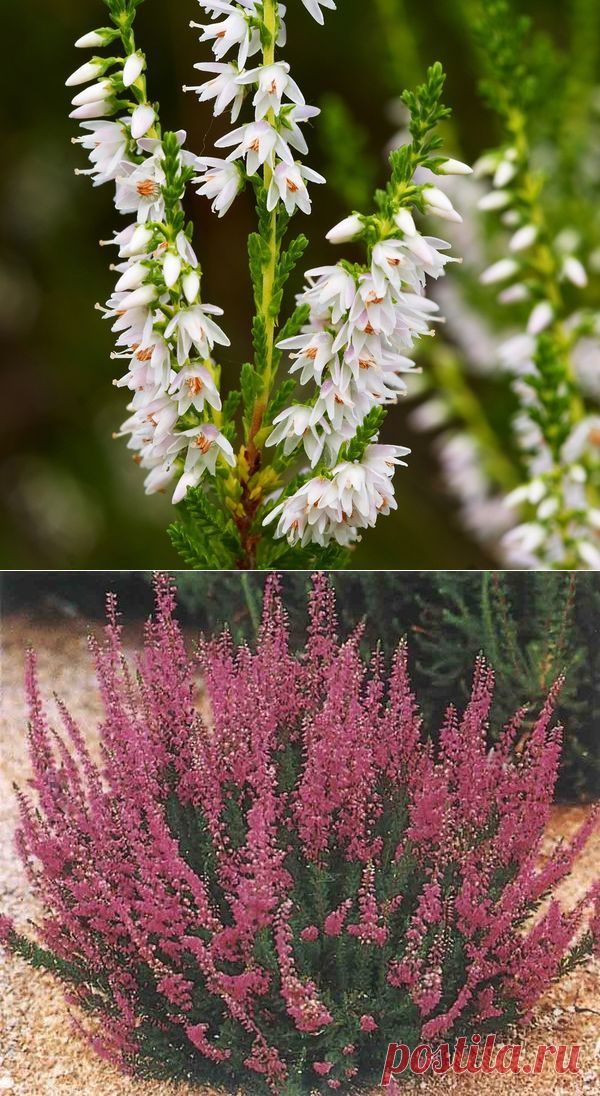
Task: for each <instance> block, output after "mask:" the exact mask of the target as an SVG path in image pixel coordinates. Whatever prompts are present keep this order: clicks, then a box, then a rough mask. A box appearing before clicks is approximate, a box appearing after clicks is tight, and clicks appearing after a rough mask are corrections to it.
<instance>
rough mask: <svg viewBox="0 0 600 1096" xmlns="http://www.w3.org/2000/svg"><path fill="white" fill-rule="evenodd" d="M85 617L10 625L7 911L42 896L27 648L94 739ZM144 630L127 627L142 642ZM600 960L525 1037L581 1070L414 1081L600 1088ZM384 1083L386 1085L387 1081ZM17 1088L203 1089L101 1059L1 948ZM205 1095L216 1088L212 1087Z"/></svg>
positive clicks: (542, 1011) (526, 1088) (472, 1088)
mask: <svg viewBox="0 0 600 1096" xmlns="http://www.w3.org/2000/svg"><path fill="white" fill-rule="evenodd" d="M85 635H86V628H85V625H84V624H83V623H82V622H81V621H64V622H62V621H61V622H59V623H58V624H56V625H54V626H53V628H52V629H51V630H50V629H49V628H48V625H47V624H42V623H36V624H31V623H30V622H28V621H26V620H23V619H21V618H12V619H10V620H7V621H4V623H3V627H2V664H1V668H2V722H1V725H0V912H1V913H4V914H8V915H9V916H12V917H14V918H15V920H16V921H17V922H18V923H19V924H21V925H24V924H25V923H26V922H27V920H28V918H31V917H34V916H35V906H34V903H33V901H32V897H31V895H30V893H29V891H28V888H27V884H26V882H25V881H24V879H23V873H22V871H21V869H20V865H19V864H18V862H17V860H16V858H15V856H14V852H13V847H12V833H13V829H14V824H15V816H16V812H15V804H14V798H13V796H12V784H13V781H18V782H20V783H25V782H26V780H27V758H26V750H25V727H26V721H25V720H26V716H25V707H24V703H23V689H22V677H23V656H24V650H25V648H26V646H27V645H28V644H31V645H33V646H34V647H35V648H36V650H37V651H38V653H39V662H40V673H41V680H42V687H43V689H44V691H45V693H46V695H48V696H51V694H52V692H53V691H56V692H57V693H59V695H61V696H62V698H63V699H64V700H65V701H66V702H67V705H68V706H69V708H70V709H71V711H72V713H73V715H75V716H76V717H77V719H78V720H79V722H80V725H81V726H82V727H83V729H84V730H85V732H86V735H87V736H88V738H89V740H90V742H91V743H93V741H94V737H95V725H96V720H97V717H98V713H99V706H98V699H97V695H96V691H95V683H94V677H93V672H92V669H91V665H90V662H89V659H88V655H87V649H86V641H85ZM136 638H137V637H136V635H135V634H132V635H131V636H129V637H128V643H131V644H134V643H135V641H136ZM585 811H586V808H585V807H580V806H577V807H570V808H564V807H561V808H556V809H555V811H554V815H553V819H552V823H551V826H550V828H549V832H548V841H549V842H551V841H552V840H553V839H554V838H556V837H557V836H558V835H560V834H562V835H564V836H568V835H569V834H571V833H572V832H573V831H574V830H575V829H576V828H577V826H578V825H580V823H581V821H582V820H583V818H584V816H585ZM599 862H600V835H597V836H596V839H595V840H594V841H593V842H591V843H590V845H589V846H588V848H587V850H586V852H585V855H584V856H583V857H582V858H581V860H580V862H579V865H578V868H577V871H576V873H575V874H574V876H573V877H572V878H571V880H569V882H568V884H566V885H565V886H564V887H563V890H562V892H561V893H562V896H563V897H564V900H565V902H572V901H574V900H576V899H577V897H578V896H579V895H580V894H581V893H582V891H583V890H585V888H586V886H588V885H589V883H590V881H591V880H592V879H593V878H594V877H595V875H597V871H598V867H597V865H598V863H599ZM599 973H600V964H598V963H597V962H596V963H592V964H590V965H589V966H588V967H587V968H586V969H585V970H580V971H579V972H577V973H576V974H574V975H573V976H572V977H570V978H569V979H567V980H566V981H565V982H563V983H562V984H561V986H560V987H555V988H554V989H553V990H552V991H551V992H550V993H549V994H548V995H547V997H546V998H545V999H544V1001H543V1002H542V1003H541V1004H540V1006H539V1007H538V1009H537V1011H536V1015H535V1019H534V1023H533V1025H532V1026H531V1027H530V1028H529V1029H528V1031H527V1033H526V1035H525V1041H524V1060H526V1061H530V1062H532V1061H533V1060H534V1058H535V1048H537V1046H538V1045H539V1044H541V1043H546V1044H552V1043H554V1044H556V1043H559V1044H560V1043H566V1044H569V1045H570V1044H580V1045H581V1046H582V1051H581V1056H580V1064H581V1066H582V1071H581V1073H580V1074H579V1075H578V1076H577V1077H572V1076H567V1077H559V1076H556V1075H555V1073H554V1072H553V1070H552V1068H551V1065H550V1066H549V1067H547V1068H546V1069H545V1070H544V1071H543V1073H542V1074H541V1075H540V1076H538V1077H525V1076H519V1077H515V1076H511V1077H498V1076H491V1077H456V1076H450V1077H445V1078H439V1079H436V1080H435V1081H432V1080H427V1081H425V1080H422V1081H418V1080H414V1081H411V1082H408V1083H407V1085H406V1088H405V1091H406V1092H407V1094H408V1093H413V1092H414V1093H417V1092H419V1093H421V1092H430V1091H431V1092H433V1090H434V1089H435V1090H436V1091H442V1092H446V1091H453V1092H456V1093H459V1094H460V1096H475V1094H477V1096H488V1094H491V1093H494V1094H496V1096H506V1094H512V1093H516V1092H518V1093H521V1092H522V1093H535V1094H536V1096H542V1094H544V1096H546V1094H547V1093H554V1094H556V1096H561V1094H563V1093H564V1094H569V1096H575V1094H581V1096H583V1094H584V1093H586V1094H592V1093H600V1064H599V1059H598V1056H599V1054H600V979H599V977H598V976H599ZM379 1091H382V1090H381V1089H380V1090H379ZM2 1092H11V1093H13V1094H14V1096H129V1094H131V1096H191V1094H192V1093H194V1094H195V1096H198V1089H197V1088H195V1089H191V1088H190V1087H189V1086H187V1085H169V1084H165V1083H162V1082H161V1083H157V1082H141V1081H137V1080H133V1079H130V1078H126V1077H122V1076H121V1075H120V1074H118V1073H117V1072H115V1070H114V1069H112V1068H111V1067H110V1066H109V1065H107V1064H106V1063H105V1062H103V1061H101V1060H100V1059H98V1058H97V1057H96V1056H95V1055H94V1054H93V1053H92V1052H91V1051H90V1050H89V1049H88V1047H87V1046H86V1045H85V1044H84V1043H83V1042H82V1041H81V1040H80V1038H79V1037H78V1035H77V1034H75V1033H74V1032H73V1030H72V1027H71V1022H70V1018H69V1013H68V1009H67V1007H66V1005H65V1003H64V1001H63V998H62V994H61V991H60V988H59V987H58V986H57V984H56V983H55V982H54V981H53V979H52V978H51V977H50V976H48V975H44V974H41V973H40V974H38V973H33V972H32V971H31V970H30V969H29V968H28V967H26V965H25V964H23V963H21V962H17V961H15V960H13V959H9V958H8V957H7V956H6V955H5V954H4V953H3V952H1V951H0V1093H2ZM205 1096H209V1094H208V1093H207V1092H205Z"/></svg>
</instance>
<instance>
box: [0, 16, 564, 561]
mask: <svg viewBox="0 0 600 1096" xmlns="http://www.w3.org/2000/svg"><path fill="white" fill-rule="evenodd" d="M378 2H379V0H378ZM378 2H377V3H376V2H375V0H339V10H338V12H337V13H331V16H330V17H329V15H328V18H327V20H326V25H325V28H323V29H320V28H317V26H316V25H315V24H314V23H313V22H312V20H310V18H309V17H308V15H307V13H306V12H305V10H304V8H303V7H302V5H301V4H300V3H299V0H289V3H288V9H289V10H288V18H287V22H288V46H287V47H286V51H285V57H286V59H287V60H289V61H290V63H291V65H292V69H293V72H294V75H295V77H296V79H297V80H298V82H299V83H300V85H301V87H302V89H303V91H304V93H305V95H306V98H307V101H309V102H311V103H317V104H318V103H320V102H322V101H323V97H324V96H327V95H328V94H330V93H332V92H335V93H337V94H339V95H340V96H342V97H343V100H344V102H345V103H346V105H347V107H348V108H349V110H350V111H351V113H352V115H353V116H355V118H356V119H357V121H358V122H360V123H361V124H362V125H363V126H364V127H365V129H366V131H367V133H368V137H369V149H368V150H365V155H369V156H370V157H371V158H372V159H373V163H374V165H375V169H376V173H377V174H378V176H379V179H381V180H382V179H383V178H384V177H385V157H384V155H383V153H382V151H381V150H382V149H383V148H384V147H385V144H386V142H388V141H389V140H390V138H391V137H392V135H393V133H394V130H395V128H397V126H395V124H394V120H393V117H392V116H391V114H390V110H389V105H390V101H391V100H393V98H394V97H395V96H397V95H398V94H399V93H400V92H401V90H402V85H410V84H412V83H414V82H415V80H417V79H419V78H420V77H421V76H422V75H423V71H424V68H425V66H426V64H428V63H430V62H431V61H433V60H436V59H439V60H441V61H442V62H443V64H444V66H445V68H446V69H447V72H448V88H447V96H446V98H447V101H448V102H449V103H450V104H451V105H452V107H453V108H454V110H455V117H456V134H457V141H456V144H457V147H456V148H455V149H454V150H451V151H455V152H460V154H461V155H463V156H464V157H466V158H467V159H474V158H475V157H476V156H477V155H478V154H479V153H480V152H481V150H482V149H484V148H486V147H489V146H490V145H492V144H493V143H494V141H495V140H496V139H497V137H498V131H497V128H496V126H497V123H496V120H495V118H492V116H491V115H490V114H488V113H487V112H486V110H485V109H484V107H483V106H482V104H481V100H480V99H479V97H478V94H477V83H478V73H477V60H476V56H475V51H474V46H473V42H472V39H471V35H470V20H471V17H472V10H473V3H472V0H450V2H448V0H429V3H427V4H423V3H421V2H420V0H385V4H386V5H387V6H388V8H391V9H392V10H394V9H396V10H397V14H398V15H399V16H400V24H399V25H400V28H401V29H400V31H399V33H398V35H397V37H396V38H395V39H394V40H393V41H392V40H390V38H389V35H388V34H386V33H384V31H383V29H382V25H381V22H380V20H379V15H378V10H379V8H378ZM383 2H384V0H382V3H383ZM520 8H521V9H522V10H523V11H524V12H526V13H528V14H531V15H533V16H534V18H535V20H536V23H537V24H538V26H540V27H541V28H544V27H545V28H546V29H547V30H548V31H549V32H550V33H551V34H552V35H553V37H554V38H555V39H556V40H558V41H560V42H564V41H565V39H566V35H567V29H566V28H567V23H568V17H569V9H570V8H571V3H570V2H569V3H565V0H535V2H526V0H520ZM0 10H1V12H2V31H3V46H4V63H3V65H2V68H1V71H0V80H1V81H2V82H3V83H4V85H5V86H3V88H2V95H1V98H0V102H2V104H3V107H4V119H3V122H2V138H3V141H2V158H1V161H0V346H1V360H2V366H3V372H4V379H3V385H2V392H3V398H2V401H1V405H0V407H1V409H0V507H1V510H2V515H1V521H0V566H2V567H13V568H14V567H22V568H42V569H43V568H52V567H61V568H95V567H105V568H106V567H115V568H119V567H123V568H128V567H140V566H144V567H149V568H151V567H157V566H160V567H170V566H173V565H175V564H176V556H175V553H174V551H173V549H172V548H171V547H170V545H169V542H168V539H167V537H166V534H165V527H166V525H167V524H168V522H169V521H170V520H171V517H172V509H171V507H170V505H169V503H168V501H167V500H166V499H162V498H157V497H153V498H146V497H145V496H144V494H143V490H142V478H141V476H140V474H139V471H138V470H137V469H136V468H135V466H134V465H133V464H132V462H131V460H130V456H129V454H128V452H127V450H126V448H125V445H124V443H123V442H122V441H113V440H112V439H111V435H112V432H113V431H114V430H116V429H118V427H119V425H120V423H121V422H122V420H123V419H124V417H125V397H124V394H123V392H122V391H121V390H116V389H114V388H113V387H112V385H111V381H112V378H113V376H115V369H114V365H113V363H111V361H110V353H111V350H112V348H113V339H112V336H111V332H110V328H109V324H108V323H106V322H103V321H102V319H101V317H100V315H99V313H98V312H96V311H94V307H93V306H94V303H95V302H96V301H104V300H105V299H106V298H107V296H108V295H109V293H110V291H111V285H112V281H113V277H112V275H111V273H110V272H109V271H108V269H107V267H108V263H109V262H110V261H113V258H114V255H113V252H112V251H109V250H108V249H100V248H99V247H98V240H99V239H101V238H102V239H106V238H108V237H110V236H111V235H112V232H113V230H114V228H115V227H116V224H117V222H116V220H115V213H114V210H113V208H112V203H111V195H110V192H109V188H104V189H100V190H95V191H94V190H92V188H91V187H90V186H89V183H88V181H87V180H86V179H82V178H79V179H78V178H76V177H75V176H74V174H73V171H74V168H76V167H83V166H84V163H83V154H82V153H81V150H79V149H78V148H77V147H73V146H72V145H71V144H70V140H71V138H72V137H73V136H75V134H76V126H75V123H73V122H71V121H69V119H68V117H67V116H68V112H69V109H70V107H69V100H70V96H69V93H68V90H67V89H65V87H64V81H65V78H66V76H67V75H68V74H69V73H70V72H71V71H72V70H73V69H74V68H75V67H76V65H77V64H78V63H80V61H81V60H82V58H81V57H80V56H79V54H78V53H77V51H75V50H74V48H73V45H72V43H73V42H74V40H75V39H76V38H77V37H78V36H79V35H80V34H82V33H84V32H86V31H87V30H89V29H91V28H92V27H94V26H98V25H101V24H102V23H103V22H105V12H104V8H103V5H102V4H101V2H100V0H78V2H77V3H74V2H73V0H44V2H42V0H30V2H29V3H27V4H20V5H18V4H14V3H9V2H8V0H0ZM200 16H201V12H200V10H199V8H198V4H197V3H196V2H195V0H172V2H169V3H161V4H159V3H157V2H155V0H147V2H146V3H145V4H143V5H142V7H141V9H140V14H139V41H140V45H142V46H143V47H144V48H145V49H146V51H147V53H148V59H149V78H150V87H151V94H152V96H153V97H154V98H157V99H159V100H160V102H161V107H162V121H163V126H164V127H165V128H167V127H168V128H178V127H179V126H183V127H185V128H186V129H187V131H188V141H187V145H188V147H189V148H190V149H192V150H193V151H195V152H198V153H200V152H205V153H207V154H210V153H211V151H212V144H213V141H214V139H215V138H216V137H217V136H218V135H219V133H220V132H222V130H223V127H224V125H226V120H224V119H218V120H217V121H216V122H215V121H214V120H213V119H212V115H211V112H210V108H209V107H199V106H198V104H197V101H196V99H195V97H194V96H193V95H184V94H183V92H182V91H181V86H182V85H183V84H184V83H195V82H196V81H195V75H196V74H195V73H194V70H193V63H194V61H196V60H200V59H201V58H203V59H206V58H207V56H208V54H207V51H206V49H205V48H204V47H202V48H200V47H199V46H198V43H197V37H196V32H193V31H191V30H190V29H189V27H188V23H189V20H190V19H196V20H198V19H199V18H200ZM402 28H403V29H402ZM324 132H326V129H325V128H324V127H320V126H319V122H318V121H317V124H316V125H315V127H314V130H313V132H312V133H311V134H310V135H309V143H310V146H311V155H310V159H309V162H310V164H311V165H312V166H314V167H315V168H317V169H318V170H322V171H324V173H325V174H328V157H327V147H326V146H327V141H326V139H325V140H324V138H323V133H324ZM349 169H350V170H351V165H349ZM190 213H191V214H192V215H193V217H194V219H195V222H196V225H197V235H196V243H197V246H198V251H199V254H200V257H201V261H202V264H203V267H204V271H205V294H206V297H207V299H208V300H211V301H215V302H218V303H219V304H220V305H221V306H222V307H223V308H224V310H225V318H226V324H227V330H228V333H229V334H230V336H231V339H232V346H231V348H230V350H229V351H228V352H227V360H225V362H224V364H225V368H226V371H227V369H228V370H229V377H231V376H232V371H233V370H234V369H235V367H236V363H239V362H242V361H244V360H245V359H246V357H247V354H248V345H249V339H248V332H249V318H250V292H249V285H248V271H247V267H246V262H245V236H246V234H247V232H248V230H249V229H250V226H251V223H252V211H251V208H250V204H249V201H248V199H247V198H246V197H242V198H241V199H239V200H238V201H237V203H236V204H235V205H234V207H233V209H232V211H231V212H230V213H229V214H228V216H227V217H226V218H225V219H224V220H221V221H218V220H217V219H216V217H214V216H213V215H212V214H211V212H210V208H209V205H208V203H207V202H206V201H204V200H200V199H193V200H192V202H191V203H190ZM344 213H345V208H344V205H343V203H341V202H340V198H339V196H338V195H336V192H335V189H334V187H333V186H332V187H328V188H316V193H315V194H314V215H313V217H312V218H311V219H310V224H309V229H310V234H311V239H312V246H311V250H310V251H309V255H308V265H309V266H316V265H318V264H320V263H322V262H326V261H328V260H329V257H330V250H329V247H328V245H327V244H326V243H325V242H324V241H323V237H324V233H325V231H326V230H327V229H328V228H329V227H330V226H331V225H332V224H333V223H334V222H335V221H337V220H339V219H340V217H341V216H342V215H343V214H344ZM301 227H302V228H306V225H305V224H304V223H303V224H302V226H301ZM404 419H405V412H403V409H402V408H399V409H398V410H397V411H394V413H393V414H392V415H391V416H390V417H389V418H388V422H387V426H386V437H385V440H389V441H399V442H402V443H405V444H408V445H411V446H412V448H413V456H412V457H411V461H410V469H409V470H405V471H402V472H401V474H399V475H398V477H397V494H398V502H399V509H398V512H397V513H396V514H395V515H393V516H392V517H390V518H386V519H385V520H382V521H381V522H380V523H379V525H378V528H377V530H376V531H375V532H373V533H372V534H370V535H369V536H368V538H367V539H366V543H365V544H364V545H361V547H360V548H359V550H358V551H357V553H356V555H355V557H354V559H353V566H354V567H357V568H361V567H364V568H377V567H383V566H387V567H390V566H392V567H408V568H409V567H420V568H429V567H448V568H450V567H464V568H477V567H481V566H485V565H486V564H487V563H488V562H489V561H488V560H487V559H486V557H485V556H484V555H483V554H482V553H481V552H480V550H479V549H478V548H477V547H475V546H474V545H473V543H472V542H471V541H469V540H468V539H467V538H466V536H465V535H464V534H463V533H462V532H461V530H460V528H459V526H458V523H457V521H456V519H455V517H454V516H453V509H454V507H453V504H452V501H451V500H448V499H447V497H446V496H445V494H444V491H443V488H442V484H441V481H440V476H439V472H438V470H437V468H436V464H435V461H434V460H433V458H431V457H430V456H429V455H428V453H427V448H428V446H427V442H426V439H425V437H424V436H423V435H422V434H413V433H412V432H411V430H410V428H409V426H408V425H407V424H405V422H404Z"/></svg>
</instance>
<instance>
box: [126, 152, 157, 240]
mask: <svg viewBox="0 0 600 1096" xmlns="http://www.w3.org/2000/svg"><path fill="white" fill-rule="evenodd" d="M116 183H117V186H116V194H115V206H116V208H117V209H118V210H119V212H120V213H134V214H135V216H136V220H137V221H138V223H139V224H144V223H145V222H146V221H162V220H163V217H164V215H165V202H164V197H163V186H164V184H165V173H164V169H163V165H162V156H161V155H158V154H157V155H154V156H151V157H149V158H148V159H147V160H144V161H143V163H141V164H138V165H133V164H124V165H123V175H121V176H119V177H118V178H117V180H116Z"/></svg>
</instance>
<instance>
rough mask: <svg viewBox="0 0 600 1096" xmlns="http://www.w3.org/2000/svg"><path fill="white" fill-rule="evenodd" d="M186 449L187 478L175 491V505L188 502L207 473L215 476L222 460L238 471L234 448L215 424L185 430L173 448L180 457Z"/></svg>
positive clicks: (177, 437)
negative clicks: (188, 494)
mask: <svg viewBox="0 0 600 1096" xmlns="http://www.w3.org/2000/svg"><path fill="white" fill-rule="evenodd" d="M186 447H187V452H186V457H185V464H184V469H183V475H182V477H181V479H180V480H179V483H178V484H177V487H176V488H175V493H174V495H173V503H174V504H177V503H178V502H181V500H182V499H183V498H185V495H186V494H187V491H188V489H189V488H190V487H197V486H198V484H199V483H200V480H201V479H202V476H203V475H204V473H205V472H206V471H208V472H209V473H210V474H211V475H212V476H214V474H215V469H216V467H217V461H218V459H219V457H220V456H222V457H223V459H224V460H225V461H226V463H227V464H228V465H229V466H230V467H231V468H234V467H235V455H234V452H233V449H232V447H231V444H230V443H229V442H228V441H227V438H226V437H224V435H223V434H222V433H221V431H220V430H218V429H217V427H216V426H213V424H212V423H203V425H202V426H194V427H193V428H192V429H191V430H183V431H182V432H181V433H180V434H177V436H176V438H175V440H174V441H173V444H172V447H171V449H172V452H174V453H179V452H180V451H181V450H182V449H185V448H186Z"/></svg>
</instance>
